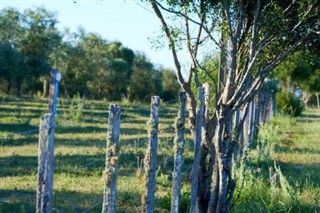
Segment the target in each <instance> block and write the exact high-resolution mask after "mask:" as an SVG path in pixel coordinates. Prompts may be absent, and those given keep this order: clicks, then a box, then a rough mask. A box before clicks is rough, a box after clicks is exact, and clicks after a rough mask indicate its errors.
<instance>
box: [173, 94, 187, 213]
mask: <svg viewBox="0 0 320 213" xmlns="http://www.w3.org/2000/svg"><path fill="white" fill-rule="evenodd" d="M185 105H186V93H185V92H180V95H179V111H178V116H177V118H176V122H175V129H176V136H175V140H174V152H175V154H174V170H173V175H172V196H171V213H179V204H180V189H181V168H182V164H183V150H184V130H185V117H186V109H185V107H186V106H185Z"/></svg>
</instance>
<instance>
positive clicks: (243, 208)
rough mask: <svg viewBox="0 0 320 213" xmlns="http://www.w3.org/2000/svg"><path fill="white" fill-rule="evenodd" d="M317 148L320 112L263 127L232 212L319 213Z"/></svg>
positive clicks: (319, 159) (280, 119)
mask: <svg viewBox="0 0 320 213" xmlns="http://www.w3.org/2000/svg"><path fill="white" fill-rule="evenodd" d="M319 145H320V110H319V109H308V110H307V111H306V112H304V113H303V115H302V116H301V117H298V118H297V119H293V118H289V117H284V116H279V117H276V118H274V119H272V120H271V121H270V122H269V123H268V124H266V125H264V126H262V127H261V129H260V135H259V140H258V144H257V145H256V146H255V147H253V148H252V150H251V151H250V158H249V160H248V165H249V167H247V168H246V173H247V174H246V177H245V180H244V187H243V189H242V191H241V196H240V198H239V199H238V200H237V203H236V205H235V207H234V212H301V213H304V212H310V213H315V212H320V146H319ZM276 167H278V169H277V168H276ZM241 181H242V180H241ZM239 182H240V181H239ZM237 189H238V190H239V185H238V188H237Z"/></svg>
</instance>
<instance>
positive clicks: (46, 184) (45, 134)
mask: <svg viewBox="0 0 320 213" xmlns="http://www.w3.org/2000/svg"><path fill="white" fill-rule="evenodd" d="M53 152H54V115H53V114H51V113H47V114H45V115H44V116H42V119H41V121H40V127H39V158H38V189H37V210H36V212H37V213H46V212H52V201H53V193H52V191H53V189H52V188H53V170H54V169H53V160H54V159H53Z"/></svg>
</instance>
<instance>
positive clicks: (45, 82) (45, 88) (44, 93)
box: [41, 78, 48, 98]
mask: <svg viewBox="0 0 320 213" xmlns="http://www.w3.org/2000/svg"><path fill="white" fill-rule="evenodd" d="M47 95H48V80H47V79H46V78H44V79H43V88H42V96H41V98H45V97H47Z"/></svg>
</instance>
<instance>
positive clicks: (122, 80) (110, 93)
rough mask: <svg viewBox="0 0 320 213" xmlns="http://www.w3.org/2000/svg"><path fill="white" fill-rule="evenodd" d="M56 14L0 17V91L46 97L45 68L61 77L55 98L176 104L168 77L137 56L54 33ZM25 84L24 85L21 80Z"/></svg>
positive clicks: (93, 38) (83, 36)
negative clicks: (152, 100)
mask: <svg viewBox="0 0 320 213" xmlns="http://www.w3.org/2000/svg"><path fill="white" fill-rule="evenodd" d="M56 23H58V20H57V17H56V14H54V13H52V12H50V11H48V10H46V9H43V8H37V9H35V10H31V9H28V10H25V11H24V12H22V13H20V12H19V11H18V10H16V9H13V8H10V9H3V10H1V11H0V31H1V35H0V51H1V54H0V91H1V92H3V93H6V94H13V93H16V95H17V96H21V94H22V93H23V94H27V93H29V94H37V93H38V94H40V93H41V92H42V97H45V96H47V94H48V88H49V84H48V82H49V80H50V69H51V66H56V67H57V68H58V69H59V71H60V72H61V73H62V80H61V82H60V95H61V96H63V95H64V96H70V97H72V96H74V95H77V94H80V96H81V97H83V96H84V97H86V98H91V99H99V100H101V99H107V100H130V101H149V97H150V96H152V95H160V94H161V95H162V98H163V99H164V100H165V101H166V100H172V99H176V98H177V94H178V92H177V90H178V88H179V87H178V83H177V81H176V79H175V75H174V73H173V72H172V71H170V70H166V69H164V68H162V67H157V68H156V67H155V66H154V65H153V64H152V63H151V62H150V60H149V59H148V58H147V56H145V55H144V54H143V53H139V52H136V53H135V52H134V51H133V50H131V49H130V48H127V47H125V46H123V45H122V44H121V43H120V42H110V41H107V40H106V39H104V38H102V37H101V36H100V35H98V34H95V33H88V32H86V31H85V30H84V29H83V28H81V27H80V28H79V29H78V30H77V32H70V30H68V29H67V30H65V31H63V32H60V31H58V29H57V28H56ZM26 79H28V81H27V80H26Z"/></svg>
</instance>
